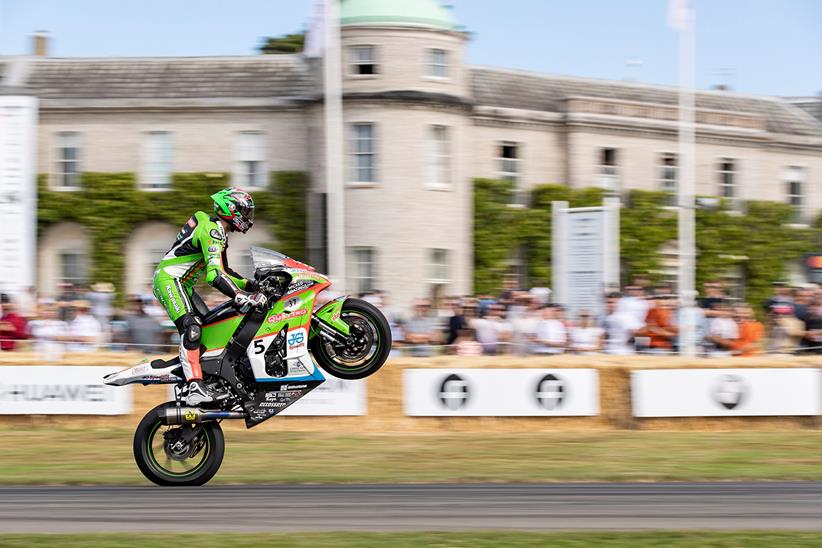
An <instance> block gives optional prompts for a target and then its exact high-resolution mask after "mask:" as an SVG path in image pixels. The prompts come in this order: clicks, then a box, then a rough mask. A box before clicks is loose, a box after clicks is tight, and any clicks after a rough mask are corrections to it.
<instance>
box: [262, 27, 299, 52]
mask: <svg viewBox="0 0 822 548" xmlns="http://www.w3.org/2000/svg"><path fill="white" fill-rule="evenodd" d="M304 47H305V31H303V32H300V33H297V34H286V35H284V36H275V37H273V38H272V37H266V38H263V43H262V45H261V46H260V47H259V50H260V53H266V54H278V53H300V52H301V51H302V50H303V48H304Z"/></svg>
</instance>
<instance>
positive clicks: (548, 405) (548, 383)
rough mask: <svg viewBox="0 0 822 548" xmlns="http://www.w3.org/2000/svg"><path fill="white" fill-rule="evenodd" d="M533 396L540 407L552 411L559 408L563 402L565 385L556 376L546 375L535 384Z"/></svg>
mask: <svg viewBox="0 0 822 548" xmlns="http://www.w3.org/2000/svg"><path fill="white" fill-rule="evenodd" d="M535 395H536V398H537V403H538V404H539V405H540V407H543V408H544V409H548V410H549V411H552V410H554V409H557V408H558V407H560V406H561V405H562V402H563V401H564V400H565V396H566V395H567V394H566V391H565V383H564V382H563V381H562V379H560V378H559V377H557V376H556V375H552V374H551V373H548V374H547V375H545V376H544V377H542V378H541V379H540V380H539V382H538V383H537V389H536V394H535Z"/></svg>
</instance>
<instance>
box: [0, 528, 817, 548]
mask: <svg viewBox="0 0 822 548" xmlns="http://www.w3.org/2000/svg"><path fill="white" fill-rule="evenodd" d="M172 542H173V543H174V544H175V545H180V546H197V547H202V548H209V547H215V548H216V547H221V548H222V547H226V548H231V547H238V548H239V547H243V548H245V547H247V546H273V547H289V548H291V547H294V548H302V547H315V546H322V547H331V548H343V547H357V548H382V547H386V546H390V547H401V546H409V547H420V546H425V547H437V548H468V547H470V548H475V547H476V548H486V547H487V548H492V547H493V548H495V547H498V546H507V547H514V548H517V547H524V546H529V547H530V546H557V547H583V546H610V547H643V546H671V547H677V546H683V547H684V546H687V547H695V546H716V547H720V546H727V547H739V546H744V547H746V548H750V547H754V548H755V547H759V546H761V547H767V548H774V547H777V546H778V547H780V548H782V547H792V546H822V533H799V532H796V533H794V532H790V533H788V532H785V533H782V532H779V533H777V532H761V533H760V532H729V533H725V532H721V533H719V532H710V533H709V532H668V531H660V532H642V533H607V532H603V533H521V532H511V533H509V532H490V533H277V534H253V535H249V534H222V535H218V534H213V533H212V534H204V535H189V534H166V535H145V534H140V535H131V534H116V535H114V534H111V535H5V536H0V546H21V547H22V546H25V547H38V546H49V547H53V546H72V547H75V546H84V547H91V548H95V547H102V546H105V547H116V548H128V547H141V548H154V547H157V548H165V547H167V546H169V545H170V543H172Z"/></svg>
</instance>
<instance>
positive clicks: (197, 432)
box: [134, 402, 225, 486]
mask: <svg viewBox="0 0 822 548" xmlns="http://www.w3.org/2000/svg"><path fill="white" fill-rule="evenodd" d="M173 405H175V404H174V402H168V403H164V404H161V405H158V406H157V407H155V408H154V409H152V410H151V411H149V412H148V413H147V414H146V416H145V417H143V420H141V421H140V424H139V425H138V426H137V430H136V431H135V432H134V460H135V461H136V462H137V467H138V468H139V469H140V472H142V473H143V475H144V476H145V477H146V478H148V479H149V480H150V481H152V482H153V483H156V484H157V485H163V486H190V485H203V484H205V483H206V482H208V481H209V480H210V479H211V478H213V477H214V475H215V474H216V473H217V471H218V470H219V469H220V465H221V464H222V462H223V456H224V455H225V438H224V437H223V431H222V429H221V428H220V425H219V424H218V423H216V422H205V423H202V424H195V425H180V426H167V425H165V424H164V423H163V420H162V419H161V414H162V411H163V410H164V409H165V408H166V407H167V406H173ZM183 429H188V431H184V430H183ZM184 435H185V437H184ZM186 438H190V440H187V439H186ZM177 442H180V443H177Z"/></svg>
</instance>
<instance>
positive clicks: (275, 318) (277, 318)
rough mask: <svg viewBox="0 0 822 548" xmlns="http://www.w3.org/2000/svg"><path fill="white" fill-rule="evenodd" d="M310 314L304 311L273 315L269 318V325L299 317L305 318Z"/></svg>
mask: <svg viewBox="0 0 822 548" xmlns="http://www.w3.org/2000/svg"><path fill="white" fill-rule="evenodd" d="M306 314H308V311H307V310H305V309H304V308H303V309H300V310H294V311H293V312H281V313H279V314H273V315H271V316H269V317H268V323H277V322H281V321H283V320H288V319H291V318H296V317H298V316H305V315H306Z"/></svg>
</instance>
